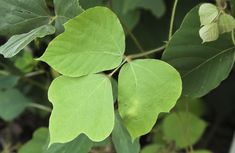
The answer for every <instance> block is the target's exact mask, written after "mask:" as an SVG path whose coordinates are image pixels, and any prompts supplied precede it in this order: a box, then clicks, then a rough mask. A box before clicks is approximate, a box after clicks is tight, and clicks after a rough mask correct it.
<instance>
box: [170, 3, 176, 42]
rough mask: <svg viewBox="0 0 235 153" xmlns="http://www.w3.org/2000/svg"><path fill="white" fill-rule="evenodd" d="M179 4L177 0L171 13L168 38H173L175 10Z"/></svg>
mask: <svg viewBox="0 0 235 153" xmlns="http://www.w3.org/2000/svg"><path fill="white" fill-rule="evenodd" d="M177 4H178V0H175V3H174V6H173V9H172V14H171V22H170V29H169V37H168V40H170V39H171V37H172V33H173V27H174V20H175V12H176V7H177Z"/></svg>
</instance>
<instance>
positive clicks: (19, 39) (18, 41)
mask: <svg viewBox="0 0 235 153" xmlns="http://www.w3.org/2000/svg"><path fill="white" fill-rule="evenodd" d="M54 32H55V28H54V27H53V26H52V25H44V26H41V27H39V28H37V29H34V30H32V31H30V32H28V33H24V34H20V35H14V36H12V37H11V38H10V39H9V40H8V41H7V42H6V43H5V44H4V45H2V46H1V47H0V54H2V55H3V56H4V57H5V58H10V57H13V56H15V55H16V54H17V53H19V52H20V51H21V50H22V49H24V47H25V46H27V45H28V44H29V43H30V42H31V41H33V40H34V39H36V38H42V37H45V36H46V35H50V34H53V33H54Z"/></svg>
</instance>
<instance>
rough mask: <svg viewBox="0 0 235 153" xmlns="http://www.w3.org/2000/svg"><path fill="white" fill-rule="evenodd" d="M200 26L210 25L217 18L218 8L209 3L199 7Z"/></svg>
mask: <svg viewBox="0 0 235 153" xmlns="http://www.w3.org/2000/svg"><path fill="white" fill-rule="evenodd" d="M198 12H199V16H200V22H201V25H208V24H211V23H212V22H213V21H215V19H216V18H217V17H218V16H219V10H218V8H217V7H216V6H215V5H213V4H210V3H204V4H202V5H201V6H200V7H199V11H198Z"/></svg>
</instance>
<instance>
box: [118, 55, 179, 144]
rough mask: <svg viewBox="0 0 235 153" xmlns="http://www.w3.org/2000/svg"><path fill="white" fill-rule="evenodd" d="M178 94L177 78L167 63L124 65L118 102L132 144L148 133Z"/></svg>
mask: <svg viewBox="0 0 235 153" xmlns="http://www.w3.org/2000/svg"><path fill="white" fill-rule="evenodd" d="M180 94H181V79H180V75H179V74H178V72H177V71H176V70H175V69H174V68H173V67H171V66H170V65H168V64H167V63H165V62H163V61H160V60H153V59H146V60H135V61H132V62H130V63H128V64H125V65H124V66H123V67H122V69H121V71H120V74H119V85H118V100H119V101H118V102H119V112H120V116H121V117H122V119H123V122H124V125H125V126H126V127H127V129H128V131H129V133H130V135H131V137H132V140H135V138H137V137H139V136H142V135H144V134H146V133H148V132H149V131H150V130H151V129H152V127H153V125H154V124H155V122H156V119H157V116H158V115H159V113H161V112H169V111H170V109H171V108H172V107H173V106H174V105H175V104H176V101H177V99H178V98H179V97H180ZM169 95H171V96H169Z"/></svg>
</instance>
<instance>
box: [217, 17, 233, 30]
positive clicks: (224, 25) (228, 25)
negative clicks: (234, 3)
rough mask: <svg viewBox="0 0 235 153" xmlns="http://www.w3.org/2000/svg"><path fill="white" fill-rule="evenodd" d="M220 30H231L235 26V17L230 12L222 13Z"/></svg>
mask: <svg viewBox="0 0 235 153" xmlns="http://www.w3.org/2000/svg"><path fill="white" fill-rule="evenodd" d="M218 25H219V32H220V33H226V32H231V31H232V30H233V29H234V28H235V19H234V18H233V17H232V16H231V15H229V14H225V13H223V14H221V15H220V17H219V21H218Z"/></svg>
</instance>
